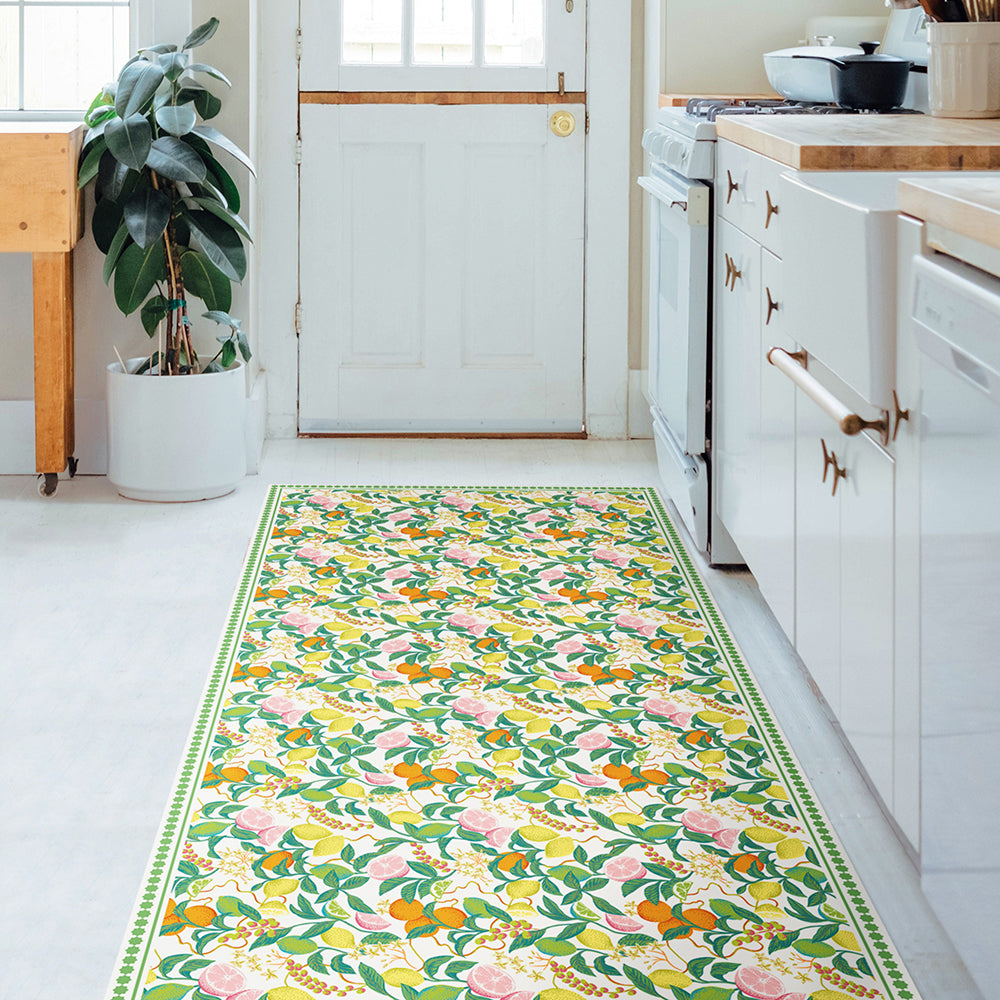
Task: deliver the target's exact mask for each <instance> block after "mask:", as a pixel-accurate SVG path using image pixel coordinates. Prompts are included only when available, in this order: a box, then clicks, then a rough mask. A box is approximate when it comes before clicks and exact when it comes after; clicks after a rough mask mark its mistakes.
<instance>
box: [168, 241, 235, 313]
mask: <svg viewBox="0 0 1000 1000" xmlns="http://www.w3.org/2000/svg"><path fill="white" fill-rule="evenodd" d="M181 274H182V275H183V277H184V287H185V288H186V289H187V290H188V292H190V293H191V294H192V295H194V296H195V297H196V298H199V299H201V301H202V302H204V303H205V305H206V306H208V308H209V309H219V310H221V311H222V312H228V311H229V307H230V306H231V305H232V304H233V286H232V284H231V283H230V281H229V279H228V278H227V277H226V276H225V275H224V274H223V273H222V272H221V271H220V270H219V269H218V268H217V267H216V266H215V265H214V264H213V263H212V262H211V261H210V260H209V259H208V258H207V257H206V256H205V255H204V254H202V253H199V252H198V251H197V250H188V251H186V252H185V253H183V254H181Z"/></svg>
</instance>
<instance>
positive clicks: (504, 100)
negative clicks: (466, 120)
mask: <svg viewBox="0 0 1000 1000" xmlns="http://www.w3.org/2000/svg"><path fill="white" fill-rule="evenodd" d="M299 103H300V104H444V105H449V104H458V105H463V104H586V103H587V94H586V91H582V90H581V91H572V92H567V93H564V94H560V93H559V92H558V91H488V90H468V91H461V90H455V91H434V90H406V91H404V90H397V91H370V90H357V91H355V90H301V91H299Z"/></svg>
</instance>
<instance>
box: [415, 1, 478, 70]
mask: <svg viewBox="0 0 1000 1000" xmlns="http://www.w3.org/2000/svg"><path fill="white" fill-rule="evenodd" d="M472 25H473V20H472V0H413V61H414V62H415V63H420V64H422V65H424V64H433V63H437V64H443V63H451V64H455V63H458V64H464V65H468V64H470V63H471V62H472V42H473V37H474V36H473V30H472Z"/></svg>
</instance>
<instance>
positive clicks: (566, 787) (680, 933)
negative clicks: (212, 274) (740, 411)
mask: <svg viewBox="0 0 1000 1000" xmlns="http://www.w3.org/2000/svg"><path fill="white" fill-rule="evenodd" d="M109 995H110V996H111V997H112V998H113V1000H125V998H129V1000H135V998H138V997H143V998H146V1000H213V998H225V1000H264V998H266V1000H318V998H321V997H328V996H337V997H352V996H353V997H356V998H360V997H365V998H373V997H378V996H381V997H388V998H391V1000H535V998H538V1000H582V998H589V997H595V998H599V1000H619V998H625V997H660V998H664V1000H748V998H749V1000H807V998H808V1000H847V998H853V997H866V998H886V1000H911V998H914V997H915V996H916V994H915V991H914V990H913V987H912V986H911V985H910V983H909V980H908V979H907V977H906V974H905V972H904V970H903V969H902V968H901V966H900V964H899V961H898V959H897V958H896V955H895V953H894V951H893V949H892V946H891V944H890V943H889V942H888V940H887V939H886V937H885V934H884V932H883V930H882V928H881V926H880V924H879V923H878V920H877V918H876V917H875V916H874V914H873V913H872V911H871V909H870V907H869V904H868V903H867V900H866V898H865V896H864V893H863V891H862V889H861V887H860V886H859V885H858V884H857V881H856V879H855V877H854V875H853V873H852V872H851V870H850V868H849V866H848V864H847V862H846V860H845V859H844V857H843V855H842V852H841V849H840V847H839V846H838V844H837V842H836V840H835V839H834V837H833V835H832V833H831V832H830V830H829V827H828V825H827V824H826V821H825V820H824V818H823V816H822V814H821V812H820V810H819V808H818V807H817V805H816V803H815V800H814V798H813V796H812V793H811V791H810V790H809V788H808V786H807V784H806V782H805V780H804V778H803V776H802V774H801V772H800V770H799V768H798V765H797V763H796V761H795V759H794V757H793V756H792V754H791V752H790V751H789V749H788V747H787V745H786V744H785V742H784V739H783V738H782V736H781V733H780V732H779V730H778V729H777V727H776V725H775V723H774V721H773V718H772V717H771V714H770V712H769V710H768V708H767V706H766V704H765V703H764V702H763V700H762V698H761V696H760V693H759V690H758V688H757V686H756V683H755V681H754V680H753V677H752V675H751V674H750V673H749V671H748V669H747V667H746V665H745V664H744V663H743V661H742V659H741V657H740V654H739V652H738V651H737V650H736V648H735V646H734V645H733V643H732V640H731V638H730V637H729V633H728V631H727V630H726V627H725V624H724V623H723V622H722V621H721V619H720V618H719V616H718V613H717V612H716V611H715V607H714V604H713V603H712V601H711V598H710V596H709V595H708V593H707V591H706V590H705V588H704V585H703V584H702V582H701V580H700V579H699V577H698V576H697V574H696V572H695V570H694V568H693V566H692V564H691V562H690V559H689V558H688V556H687V554H686V553H685V551H684V549H683V546H682V544H681V541H680V539H679V537H678V535H677V532H676V530H675V528H674V527H673V525H672V524H671V522H670V521H669V519H668V518H667V515H666V513H665V512H664V510H663V507H662V504H661V502H660V500H659V498H658V496H657V495H656V493H655V492H654V491H652V490H645V489H631V490H622V489H595V490H582V489H554V490H540V489H471V488H463V489H430V488H419V489H417V488H414V489H402V488H394V489H376V488H370V487H366V488H361V487H358V488H347V487H336V488H335V487H329V488H319V487H275V488H274V489H273V490H272V494H271V497H270V499H269V501H268V504H267V507H266V508H265V512H264V515H263V519H262V521H261V525H260V528H259V530H258V533H257V536H256V538H255V539H254V541H253V543H252V546H251V551H250V555H249V557H248V560H247V566H246V569H245V572H244V578H243V582H242V584H241V588H240V591H239V594H238V598H237V601H236V604H235V606H234V610H233V613H232V617H231V619H230V623H229V627H228V629H227V631H226V634H225V637H224V639H223V643H222V647H221V650H220V654H219V659H218V661H217V664H216V668H215V672H214V673H213V675H212V678H210V682H209V686H208V689H207V693H206V696H205V700H204V702H203V704H202V708H201V713H200V716H199V719H198V721H197V723H196V728H195V732H194V736H193V737H192V740H191V743H190V746H189V749H188V752H187V756H186V758H185V762H184V765H183V767H182V771H181V777H180V779H179V780H178V784H177V788H176V792H175V795H174V798H173V801H172V804H171V806H170V809H169V810H168V814H167V819H166V820H165V824H164V829H163V833H162V835H161V838H160V842H159V844H158V846H157V848H156V850H155V852H154V856H153V860H152V861H151V863H150V869H149V873H148V875H147V879H146V883H145V885H144V887H143V892H142V893H141V895H140V899H139V903H138V904H137V909H136V913H135V916H134V921H133V925H132V929H131V931H130V934H129V936H128V938H127V940H126V943H125V947H124V948H123V952H122V957H121V960H120V965H119V969H118V972H117V975H116V978H115V979H114V980H113V982H112V987H111V991H110V994H109Z"/></svg>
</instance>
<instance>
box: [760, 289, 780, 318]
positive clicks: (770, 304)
mask: <svg viewBox="0 0 1000 1000" xmlns="http://www.w3.org/2000/svg"><path fill="white" fill-rule="evenodd" d="M764 291H765V292H767V320H766V321H765V322H764V326H770V324H771V316H772V314H773V313H776V312H777V311H778V310H779V309H780V308H781V306H779V305H778V303H777V302H776V301H775V300H774V299H772V298H771V289H770V288H765V289H764Z"/></svg>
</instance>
